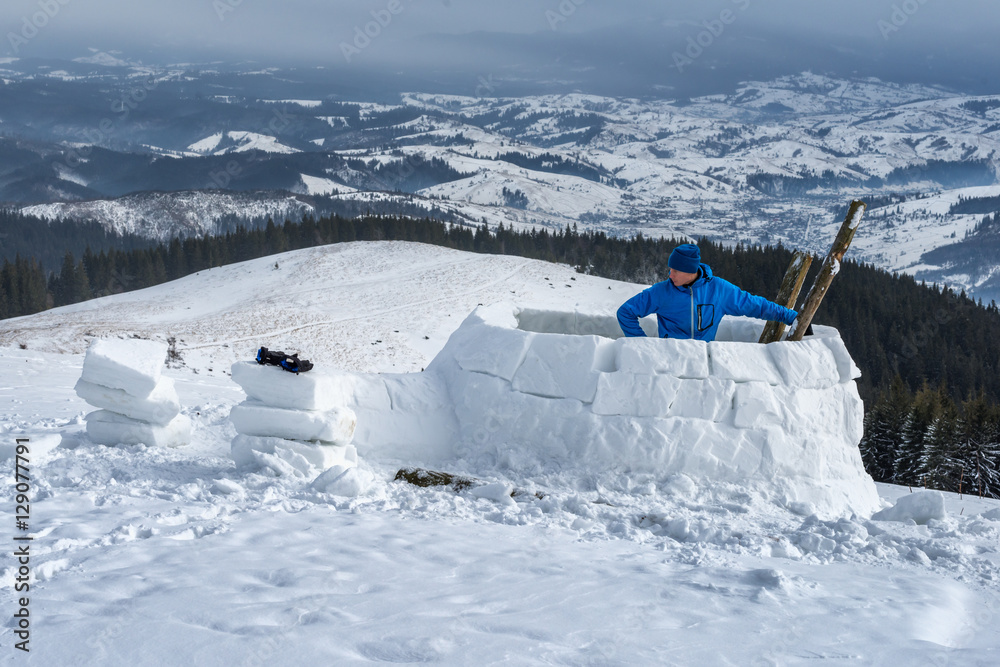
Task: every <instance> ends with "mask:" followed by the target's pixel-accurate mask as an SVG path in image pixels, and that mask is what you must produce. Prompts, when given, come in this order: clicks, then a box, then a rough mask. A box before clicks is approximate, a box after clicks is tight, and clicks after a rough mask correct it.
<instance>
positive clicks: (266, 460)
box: [230, 435, 358, 474]
mask: <svg viewBox="0 0 1000 667" xmlns="http://www.w3.org/2000/svg"><path fill="white" fill-rule="evenodd" d="M230 451H231V453H232V457H233V461H235V462H236V465H237V466H239V467H241V468H243V467H268V468H271V469H272V470H273V471H274V472H275V473H277V474H282V473H285V472H289V470H286V467H287V468H290V469H292V470H294V471H297V472H299V473H302V474H308V473H310V472H311V470H310V469H311V468H318V469H320V470H327V469H329V468H332V467H334V466H343V467H344V468H351V467H354V466H355V465H357V463H358V452H357V450H356V449H354V445H324V444H319V443H315V442H303V441H301V440H288V439H286V438H268V437H258V436H252V435H237V436H236V437H235V438H233V441H232V444H231V450H230ZM272 457H273V458H272Z"/></svg>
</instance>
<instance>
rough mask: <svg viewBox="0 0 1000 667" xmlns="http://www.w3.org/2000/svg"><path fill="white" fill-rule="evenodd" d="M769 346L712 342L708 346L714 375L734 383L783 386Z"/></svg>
mask: <svg viewBox="0 0 1000 667" xmlns="http://www.w3.org/2000/svg"><path fill="white" fill-rule="evenodd" d="M767 348H768V346H767V345H758V344H757V343H729V342H721V341H712V342H711V343H709V344H708V357H709V359H710V360H711V365H712V375H713V376H714V377H717V378H721V379H725V380H732V381H734V382H766V383H768V384H775V385H777V384H781V383H782V378H781V374H780V373H778V369H776V368H775V367H774V362H773V361H771V355H770V354H769V353H768V349H767Z"/></svg>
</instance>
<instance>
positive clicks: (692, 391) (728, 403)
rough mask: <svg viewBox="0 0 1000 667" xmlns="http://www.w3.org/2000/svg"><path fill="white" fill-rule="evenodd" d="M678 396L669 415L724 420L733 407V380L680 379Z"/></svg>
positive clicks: (671, 406) (734, 389) (671, 405)
mask: <svg viewBox="0 0 1000 667" xmlns="http://www.w3.org/2000/svg"><path fill="white" fill-rule="evenodd" d="M678 383H679V386H678V387H677V396H676V397H675V398H674V401H673V403H671V404H670V410H669V411H668V412H667V415H668V416H670V417H688V418H691V419H705V420H708V421H716V422H717V421H722V420H723V419H725V418H726V416H727V415H728V414H729V412H730V411H731V410H732V407H733V392H734V391H736V384H735V383H734V382H733V381H732V380H728V379H720V378H717V377H710V378H706V379H704V380H679V381H678Z"/></svg>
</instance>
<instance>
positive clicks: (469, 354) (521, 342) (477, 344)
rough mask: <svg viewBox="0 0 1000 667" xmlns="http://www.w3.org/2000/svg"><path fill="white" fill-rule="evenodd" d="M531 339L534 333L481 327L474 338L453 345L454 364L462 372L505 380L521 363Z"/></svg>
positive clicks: (511, 376) (512, 374)
mask: <svg viewBox="0 0 1000 667" xmlns="http://www.w3.org/2000/svg"><path fill="white" fill-rule="evenodd" d="M533 337H534V334H531V333H528V332H526V331H520V330H519V329H501V328H499V327H490V326H484V327H482V329H481V330H480V331H479V333H478V335H476V336H474V337H473V336H470V337H468V338H467V339H466V340H465V341H464V344H462V345H459V346H457V348H456V350H455V361H457V362H458V365H459V366H461V367H462V369H463V370H467V371H472V372H474V373H486V374H488V375H495V376H497V377H499V378H503V379H504V380H508V381H509V380H510V379H511V378H513V377H514V373H515V372H517V369H518V367H520V365H521V363H522V362H523V361H524V357H525V355H526V354H527V352H528V347H529V346H530V345H531V339H532V338H533Z"/></svg>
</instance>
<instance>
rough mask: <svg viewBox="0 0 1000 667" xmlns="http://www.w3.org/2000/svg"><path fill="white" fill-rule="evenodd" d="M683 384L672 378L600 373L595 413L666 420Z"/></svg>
mask: <svg viewBox="0 0 1000 667" xmlns="http://www.w3.org/2000/svg"><path fill="white" fill-rule="evenodd" d="M680 385H681V381H680V380H678V379H677V378H675V377H671V376H669V375H636V374H633V373H626V372H624V371H618V372H617V373H601V375H600V378H599V379H598V381H597V395H596V396H595V397H594V405H593V411H594V413H595V414H598V415H634V416H636V417H666V416H667V411H668V410H669V408H670V404H671V403H672V402H673V400H674V397H676V396H677V390H678V389H679V388H680Z"/></svg>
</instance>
